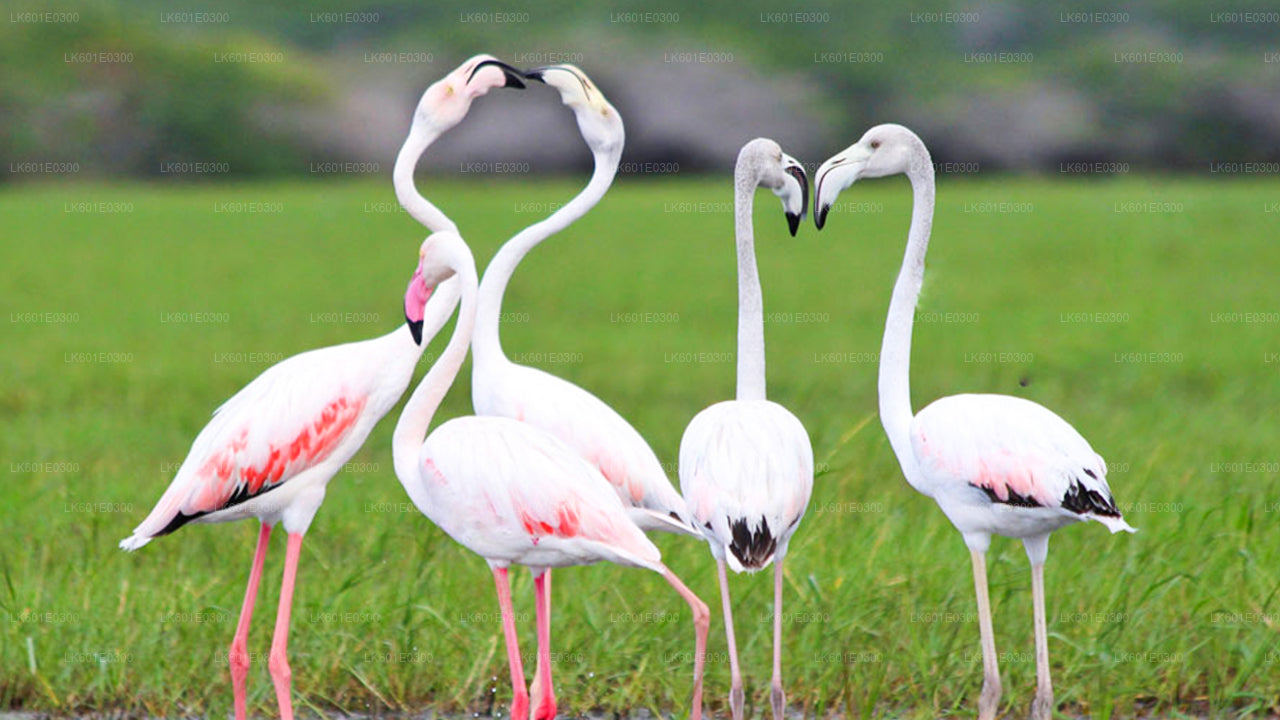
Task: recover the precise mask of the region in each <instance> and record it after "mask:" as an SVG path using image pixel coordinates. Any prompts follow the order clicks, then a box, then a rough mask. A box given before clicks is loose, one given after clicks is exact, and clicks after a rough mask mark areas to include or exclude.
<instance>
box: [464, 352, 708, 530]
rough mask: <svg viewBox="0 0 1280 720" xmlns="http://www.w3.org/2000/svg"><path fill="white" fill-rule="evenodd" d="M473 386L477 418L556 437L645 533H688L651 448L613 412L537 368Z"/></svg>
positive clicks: (508, 368) (488, 377) (512, 370)
mask: <svg viewBox="0 0 1280 720" xmlns="http://www.w3.org/2000/svg"><path fill="white" fill-rule="evenodd" d="M484 378H485V382H484V383H480V382H476V383H475V384H473V386H472V387H473V389H472V400H473V402H474V404H475V409H476V413H477V414H480V415H486V416H500V417H506V418H511V419H514V420H518V421H520V422H524V423H527V424H529V425H532V426H533V427H536V428H538V429H540V430H543V431H545V432H547V433H549V434H550V435H553V436H555V437H556V438H558V439H559V440H560V441H562V442H563V444H564V445H566V446H568V447H569V448H572V449H573V450H574V451H575V452H577V453H578V454H579V455H581V456H582V457H583V458H584V459H586V461H587V462H589V463H590V464H592V465H594V466H595V468H596V469H597V470H598V472H599V473H600V474H601V475H602V476H603V477H604V479H605V480H606V481H607V482H608V484H609V485H610V486H611V487H612V488H613V489H614V491H615V492H616V493H617V495H618V497H619V499H620V500H622V502H623V503H624V504H625V505H626V506H627V507H628V513H629V514H630V516H631V518H632V520H633V521H634V522H636V523H637V524H638V525H640V527H641V528H642V529H644V530H668V531H672V530H674V531H678V532H679V531H684V532H687V531H688V525H687V524H686V522H685V520H684V519H683V516H684V515H685V501H684V499H683V498H681V497H680V494H679V493H677V492H676V490H675V488H674V487H672V486H671V481H670V480H668V479H667V474H666V472H665V471H664V470H663V469H662V464H661V463H660V462H659V461H658V458H657V456H656V455H654V453H653V450H652V449H651V448H650V447H649V444H648V443H646V442H645V440H644V438H643V437H642V436H641V435H640V433H639V432H638V431H637V430H636V429H635V428H634V427H632V425H631V423H629V422H627V421H626V420H625V419H624V418H623V417H622V416H621V415H619V414H618V412H617V411H616V410H614V409H613V408H611V407H609V406H608V405H607V404H605V402H604V401H602V400H600V398H598V397H596V396H595V395H593V394H591V393H590V392H588V391H587V390H584V389H583V388H581V387H578V386H577V385H574V384H573V383H571V382H569V381H568V380H564V379H562V378H559V377H556V376H555V375H552V374H551V373H548V372H545V371H543V370H540V369H538V368H532V367H526V366H524V365H517V364H515V363H504V365H503V367H502V368H501V369H500V370H498V371H497V372H486V373H485V374H484Z"/></svg>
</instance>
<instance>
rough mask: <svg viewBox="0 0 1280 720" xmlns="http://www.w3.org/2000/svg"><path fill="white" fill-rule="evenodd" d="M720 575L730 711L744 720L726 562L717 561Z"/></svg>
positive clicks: (735, 717) (740, 674)
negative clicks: (727, 646)
mask: <svg viewBox="0 0 1280 720" xmlns="http://www.w3.org/2000/svg"><path fill="white" fill-rule="evenodd" d="M716 566H717V567H718V568H719V573H720V604H721V605H722V606H723V607H724V636H725V640H726V641H727V642H728V645H729V677H730V685H729V711H730V713H731V714H732V716H733V720H742V706H743V703H744V700H745V697H744V695H743V692H742V673H741V672H740V671H739V670H738V643H737V641H736V640H735V639H734V637H733V608H732V607H730V602H729V574H728V572H727V571H726V570H725V564H724V560H720V559H717V560H716Z"/></svg>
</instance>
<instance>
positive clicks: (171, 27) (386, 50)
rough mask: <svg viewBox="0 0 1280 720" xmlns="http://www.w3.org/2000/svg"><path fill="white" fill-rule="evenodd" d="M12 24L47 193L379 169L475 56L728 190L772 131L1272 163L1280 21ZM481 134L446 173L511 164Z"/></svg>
mask: <svg viewBox="0 0 1280 720" xmlns="http://www.w3.org/2000/svg"><path fill="white" fill-rule="evenodd" d="M1219 5H1221V7H1218V6H1219ZM4 12H5V13H6V14H7V15H8V17H6V18H4V21H3V22H0V136H3V137H4V138H5V141H4V142H3V143H2V144H0V164H2V166H3V167H5V168H7V169H8V170H9V172H7V173H5V174H4V176H3V177H4V178H6V179H9V180H15V179H16V180H22V179H30V177H31V176H33V175H35V176H42V175H47V174H58V173H56V170H57V167H50V166H44V165H27V166H22V165H18V164H15V163H37V164H42V163H59V162H61V163H75V164H76V165H75V167H74V173H71V174H80V175H102V176H141V177H147V176H160V175H176V176H180V177H189V176H201V177H207V176H213V177H218V178H222V177H226V176H235V177H243V176H262V175H285V176H288V175H294V176H302V175H305V174H306V173H307V172H308V171H309V170H311V171H314V168H313V166H312V164H313V163H317V162H380V163H382V165H381V167H382V168H385V169H386V170H388V171H389V166H390V162H391V159H392V156H393V152H394V147H395V143H396V142H397V141H398V140H399V138H400V137H402V133H403V129H404V127H405V125H406V124H407V118H408V113H409V110H410V108H411V107H412V104H413V102H414V101H415V100H416V98H417V97H418V95H419V94H420V93H421V91H422V89H423V88H425V87H426V85H427V84H428V83H429V82H430V81H432V80H434V79H436V78H438V77H439V76H441V75H443V74H444V73H445V72H447V71H448V70H449V69H451V68H452V67H454V66H455V65H456V64H457V63H458V62H459V61H461V60H462V59H464V58H465V57H467V56H469V55H471V54H474V53H476V52H491V53H494V54H496V55H498V56H500V57H503V58H504V59H507V60H508V61H511V62H513V63H515V64H517V65H521V66H526V67H527V66H534V65H542V64H546V63H547V62H548V61H557V60H570V61H573V62H576V63H577V64H579V65H581V66H583V67H584V68H586V69H587V70H588V71H589V72H590V73H591V74H592V75H593V76H594V77H595V78H596V80H597V82H598V84H600V85H601V87H602V88H604V89H605V90H606V92H607V93H608V94H609V95H610V96H611V98H612V99H613V100H614V101H615V104H618V106H619V110H621V111H622V113H623V115H624V117H626V118H627V119H628V124H629V130H630V131H631V132H630V134H629V135H630V136H629V142H628V155H627V158H626V159H627V160H629V161H635V162H637V163H649V162H658V161H666V162H679V163H680V164H681V168H682V170H684V171H690V170H695V171H696V170H705V169H724V168H727V167H728V166H729V164H730V163H731V162H732V159H733V157H734V154H735V151H736V148H737V147H738V146H740V145H741V141H742V140H745V139H749V137H751V136H753V134H764V133H766V132H768V133H772V134H774V135H775V136H777V139H778V140H779V141H780V142H782V143H783V145H784V147H787V148H788V149H790V150H792V151H793V153H794V154H797V155H798V156H801V157H808V156H809V155H814V156H815V158H814V159H818V158H817V157H816V156H820V157H826V156H828V155H830V154H831V153H832V152H834V151H835V150H836V149H838V148H840V147H843V146H845V145H847V144H848V143H849V142H851V141H852V140H853V139H855V138H856V136H857V135H858V134H860V133H861V130H862V129H864V128H865V127H867V126H868V125H870V124H872V123H874V122H884V121H887V120H896V121H899V122H903V123H905V124H908V125H910V126H911V127H913V128H914V129H916V130H917V131H918V132H920V134H921V135H922V136H923V137H925V139H926V140H927V141H929V142H930V145H931V148H932V150H933V152H934V155H935V159H937V160H939V161H941V162H955V163H977V164H980V167H981V169H983V170H987V169H1003V168H1015V169H1022V170H1037V171H1043V172H1063V171H1065V172H1071V170H1070V169H1069V167H1070V166H1065V165H1064V164H1065V163H1073V162H1075V163H1080V162H1085V163H1091V162H1115V163H1127V164H1128V165H1129V167H1128V169H1129V170H1132V171H1137V170H1153V169H1161V170H1163V169H1180V170H1186V171H1192V172H1212V171H1213V168H1214V165H1213V164H1214V163H1225V162H1259V161H1276V160H1280V46H1277V45H1276V38H1277V34H1278V32H1280V10H1277V8H1276V6H1274V5H1267V4H1265V3H1250V2H1243V3H1230V4H1229V5H1227V4H1222V3H1204V2H1192V1H1185V0H1179V1H1173V2H1114V3H1108V2H1085V3H1064V2H1049V3H1041V2H1033V1H1032V0H1011V1H1008V2H991V1H985V0H984V1H983V2H927V1H926V2H918V3H912V4H876V3H848V2H834V1H832V0H815V1H814V2H806V3H803V4H799V5H794V4H787V3H777V2H768V1H760V0H752V1H749V2H739V1H738V0H708V1H706V2H699V3H697V4H692V3H685V4H677V3H669V2H666V3H652V4H650V3H646V4H643V5H642V4H638V3H632V4H625V3H608V2H606V3H583V2H568V1H565V0H553V1H552V2H546V3H539V4H537V5H520V4H514V3H510V2H503V1H502V0H498V1H496V2H491V3H484V4H483V5H477V4H474V3H464V2H430V3H425V2H412V1H408V0H404V1H400V0H386V1H384V2H370V3H346V4H344V3H338V2H316V3H301V2H285V3H262V2H253V1H251V0H217V1H216V2H203V3H197V4H184V3H178V4H176V5H175V4H173V3H168V2H161V1H159V0H141V1H139V2H113V1H109V0H86V1H84V2H76V1H71V2H63V3H43V2H26V1H24V0H18V1H17V2H11V3H7V4H6V9H5V11H4ZM739 124H741V125H743V126H744V127H743V129H742V131H741V132H738V133H736V134H735V133H734V132H733V131H732V130H730V131H728V133H727V134H729V135H730V137H725V135H726V128H736V127H737V126H738V125H739ZM480 125H481V126H482V129H483V130H484V131H482V132H477V133H472V134H465V133H464V134H462V135H460V136H459V137H458V138H455V139H453V140H451V142H450V143H449V145H450V148H449V149H448V150H445V152H452V153H455V154H454V155H445V156H444V157H447V158H463V159H469V160H475V159H476V158H477V157H487V156H484V155H483V153H484V151H485V150H486V149H489V148H492V147H494V143H495V142H498V145H499V146H501V147H507V146H505V145H502V143H501V141H495V140H494V138H493V137H492V135H493V133H492V132H488V130H487V128H484V127H483V126H485V125H486V123H485V122H484V121H481V122H480ZM553 148H555V149H556V150H557V152H554V153H551V156H550V157H547V156H546V155H547V153H546V152H543V154H542V155H539V152H538V151H539V148H529V147H526V146H522V145H520V144H519V143H511V144H510V147H507V150H506V151H504V152H503V153H500V154H499V157H501V158H502V159H505V160H511V159H513V158H515V159H520V158H521V157H531V158H541V159H542V161H541V162H538V163H537V164H536V165H535V166H534V167H533V168H532V171H533V172H539V171H550V170H557V169H565V168H566V167H568V166H573V165H576V166H580V165H582V164H583V163H584V162H585V161H586V158H585V156H584V155H583V154H582V153H581V152H580V151H578V150H577V149H576V148H574V147H573V145H572V144H571V143H570V142H569V141H568V140H565V141H563V142H561V143H560V144H558V145H554V144H553ZM544 150H545V149H544ZM438 152H439V151H433V153H432V155H433V156H436V155H438ZM477 153H480V155H479V156H478V155H477ZM566 155H572V156H571V157H565V156H566ZM490 159H492V158H490ZM175 163H179V164H177V165H175ZM180 163H220V165H216V166H215V167H214V169H213V171H209V169H208V168H207V167H206V168H205V169H204V170H203V171H202V170H199V169H196V170H194V171H191V170H190V169H188V171H186V172H184V171H183V168H184V166H182V165H181V164H180ZM23 167H26V171H22V170H21V168H23ZM970 167H973V166H970ZM1077 167H1078V166H1077ZM15 169H17V170H18V171H16V172H15ZM64 169H66V168H65V167H64ZM348 169H349V168H348ZM1219 169H1221V168H1219ZM368 170H372V168H371V167H367V168H366V171H368ZM64 174H65V173H64Z"/></svg>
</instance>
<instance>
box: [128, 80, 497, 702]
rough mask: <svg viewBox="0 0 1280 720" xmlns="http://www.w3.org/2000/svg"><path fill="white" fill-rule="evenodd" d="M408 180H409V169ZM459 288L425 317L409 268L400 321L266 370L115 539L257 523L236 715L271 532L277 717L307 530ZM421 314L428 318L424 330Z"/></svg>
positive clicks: (438, 119)
mask: <svg viewBox="0 0 1280 720" xmlns="http://www.w3.org/2000/svg"><path fill="white" fill-rule="evenodd" d="M490 66H493V67H490ZM464 71H465V72H464ZM510 73H511V69H510V68H509V67H507V66H504V65H503V64H502V63H499V62H498V61H496V60H492V59H487V57H485V56H480V57H479V58H473V59H472V60H470V61H468V62H467V63H464V65H463V66H462V67H461V68H459V69H458V70H456V71H454V73H452V74H450V75H449V76H448V77H446V78H445V79H444V80H442V81H441V82H439V83H436V84H435V85H433V86H432V89H430V90H428V91H427V93H426V95H424V96H423V100H422V103H421V104H420V105H419V106H418V112H417V114H416V115H415V120H414V131H412V132H411V133H410V136H409V140H408V141H407V142H406V145H407V146H412V144H413V143H419V144H420V145H421V148H422V149H423V150H425V147H426V144H429V142H430V140H431V139H434V137H436V136H438V135H439V133H440V132H443V131H444V129H448V127H452V125H448V122H450V121H452V123H453V124H457V122H459V121H461V119H462V117H463V116H465V114H466V109H467V107H468V106H469V104H470V102H471V100H472V99H474V98H476V97H479V96H480V95H483V94H484V93H485V92H487V91H488V90H489V89H492V88H494V87H499V86H502V85H505V84H510V83H511V79H510V78H511V77H512V75H511V74H510ZM463 76H465V78H466V82H462V77H463ZM428 121H429V122H428ZM446 125H448V127H445V126H446ZM441 128H443V129H441ZM432 133H434V134H432ZM423 138H430V139H428V140H426V141H425V142H424V141H423ZM401 154H402V155H404V153H401ZM418 154H421V150H419V151H418ZM399 166H400V164H399V163H397V174H398V173H399ZM409 175H410V181H412V165H410V166H409ZM422 202H423V203H426V201H425V199H424V200H423V201H422ZM426 206H427V207H430V204H429V203H426ZM418 207H422V206H421V205H419V206H418ZM431 210H433V211H434V213H435V214H436V215H437V216H438V217H435V218H432V221H433V222H440V220H439V218H443V222H445V223H449V224H450V225H451V224H452V223H451V221H449V220H448V218H445V217H444V215H443V214H442V213H439V211H438V210H434V208H431ZM455 285H456V283H450V284H449V285H447V286H446V287H444V288H441V291H440V292H439V293H436V297H435V299H434V300H431V301H430V303H431V305H432V307H433V308H435V307H447V308H448V312H443V313H441V312H439V311H437V312H434V313H428V312H427V310H426V306H427V304H428V302H429V301H428V298H430V297H431V294H432V289H433V287H434V284H428V283H426V282H425V281H424V280H423V278H422V277H421V274H415V275H414V276H413V278H411V279H410V281H409V289H408V292H407V294H406V298H405V306H404V312H405V320H406V322H405V325H404V326H403V327H400V328H398V329H396V330H395V331H393V332H391V333H388V334H386V335H383V336H382V337H378V338H374V339H372V340H366V341H363V342H355V343H347V344H343V345H336V346H333V347H327V348H321V349H318V350H312V351H309V352H305V353H301V354H299V355H295V356H293V357H290V358H287V359H285V360H283V361H281V362H279V363H277V364H275V365H273V366H271V367H270V368H268V369H267V370H266V371H265V372H263V373H262V374H261V375H259V376H258V377H257V378H255V379H254V380H253V381H252V382H250V383H249V384H248V385H246V386H245V387H244V388H243V389H241V390H240V391H239V392H238V393H236V394H235V395H234V396H232V397H231V399H229V400H227V401H226V402H225V403H223V404H222V406H221V407H219V408H218V409H217V410H216V411H214V416H213V419H212V420H210V421H209V424H208V425H206V426H205V428H204V429H203V430H201V431H200V434H199V435H197V436H196V439H195V441H194V442H193V443H192V445H191V450H190V451H189V452H188V454H187V458H186V460H184V461H183V463H182V465H181V467H179V469H178V473H177V475H176V476H175V477H174V479H173V482H172V483H171V484H170V485H169V488H168V489H167V490H166V491H165V492H164V494H163V495H162V496H161V497H160V501H159V502H158V503H157V504H156V506H155V508H154V509H153V510H152V511H151V513H150V514H149V515H147V517H146V519H144V520H143V521H142V523H141V524H139V525H138V527H137V528H135V529H134V531H133V534H132V535H131V536H129V537H128V538H125V539H124V540H122V541H121V542H120V547H121V548H122V549H124V550H136V549H138V548H140V547H142V546H143V545H146V544H147V543H148V542H150V541H151V540H152V539H154V538H157V537H160V536H162V535H167V534H169V533H171V532H173V531H174V530H177V529H178V528H180V527H182V526H183V525H185V524H187V523H189V522H197V523H214V522H229V521H232V520H241V519H245V518H250V517H253V518H257V519H258V521H259V522H260V524H261V527H260V529H259V532H258V544H257V548H256V550H255V551H254V556H253V564H252V566H251V568H250V571H249V582H248V586H247V588H246V590H245V597H244V604H243V606H242V608H241V611H240V619H239V622H238V623H237V625H236V633H235V636H234V639H233V640H232V642H231V648H230V650H229V652H228V654H227V660H228V665H229V666H230V669H231V683H232V693H233V696H234V702H235V715H236V720H245V718H246V716H247V708H246V696H245V688H246V682H247V678H248V673H249V655H248V649H247V647H248V636H249V624H250V621H251V619H252V617H253V606H254V602H255V601H256V599H257V595H258V583H259V580H260V578H261V576H262V567H263V563H264V561H265V559H266V554H267V545H268V541H269V540H270V537H271V532H272V529H273V528H274V527H275V525H276V524H278V523H283V525H284V528H285V532H286V533H287V534H288V543H287V545H286V550H285V568H284V580H283V582H282V584H281V588H280V604H279V608H278V610H277V614H276V626H275V632H274V634H273V636H272V641H271V653H270V656H269V661H268V668H269V670H270V673H271V678H272V683H273V685H274V686H275V691H276V699H277V702H278V703H279V706H280V716H281V718H282V719H283V720H291V719H292V717H293V705H292V700H291V698H290V684H291V678H292V671H291V669H290V667H289V661H288V633H289V618H290V612H291V609H292V605H293V591H294V583H295V579H296V577H297V568H298V558H299V556H300V554H301V551H302V538H303V535H304V534H305V533H306V532H307V529H308V528H309V527H310V525H311V521H312V519H313V518H314V517H315V514H316V511H317V510H319V508H320V503H321V502H322V501H323V500H324V494H325V488H326V486H327V485H328V483H329V481H330V480H331V479H332V478H333V476H334V475H336V474H337V473H338V471H339V470H341V469H342V466H343V465H344V464H345V463H346V462H347V461H348V460H350V459H351V457H352V456H353V455H354V454H355V453H356V451H357V450H359V449H360V446H361V445H363V444H364V441H365V439H366V438H367V437H368V436H369V433H370V431H372V430H373V427H374V425H376V424H377V423H378V421H379V420H381V419H382V417H383V416H384V415H386V414H387V412H388V411H390V410H391V408H392V406H394V405H395V404H396V402H397V401H399V399H400V396H401V395H403V394H404V391H405V389H406V388H408V386H409V381H410V380H411V379H412V377H413V370H414V367H415V366H416V365H417V363H418V359H419V357H421V355H422V350H423V347H424V345H425V343H424V332H425V333H426V339H427V340H428V341H429V340H430V338H431V337H433V336H434V335H435V334H436V333H437V332H438V331H439V329H440V327H441V326H442V325H443V324H444V322H445V321H446V320H447V319H448V315H449V313H450V312H451V311H452V306H453V304H454V303H456V301H457V288H456V287H455ZM441 315H443V316H441ZM427 316H430V319H431V322H429V323H426V324H425V326H424V318H426V317H427Z"/></svg>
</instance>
